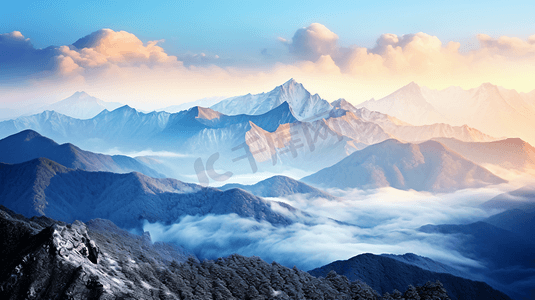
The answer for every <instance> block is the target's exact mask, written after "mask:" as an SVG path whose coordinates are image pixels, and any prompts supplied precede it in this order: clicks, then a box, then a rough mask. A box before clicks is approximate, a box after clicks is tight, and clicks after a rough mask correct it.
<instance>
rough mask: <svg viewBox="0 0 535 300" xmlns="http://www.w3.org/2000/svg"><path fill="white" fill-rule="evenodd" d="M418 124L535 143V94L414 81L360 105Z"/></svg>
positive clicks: (492, 86) (495, 87) (491, 87)
mask: <svg viewBox="0 0 535 300" xmlns="http://www.w3.org/2000/svg"><path fill="white" fill-rule="evenodd" d="M358 107H366V108H368V109H370V110H374V111H378V112H382V113H385V114H388V115H390V116H394V117H396V118H399V119H401V120H403V121H406V122H410V123H411V124H414V125H429V124H433V123H449V124H452V125H463V124H467V125H468V126H470V127H473V128H477V129H479V130H481V131H483V132H485V133H487V134H490V135H492V136H495V137H500V138H502V137H519V138H522V139H524V140H527V141H528V142H530V143H535V133H533V131H532V130H531V129H530V128H531V127H533V126H534V125H535V121H534V120H535V91H532V92H530V93H518V92H517V91H515V90H508V89H504V88H502V87H498V86H495V85H492V84H490V83H484V84H482V85H481V86H479V87H477V88H473V89H470V90H463V89H461V88H460V87H449V88H447V89H444V90H432V89H429V88H426V87H420V86H418V85H417V84H416V83H414V82H412V83H410V84H408V85H406V86H404V87H402V88H401V89H399V90H397V91H395V92H394V93H392V94H390V95H388V96H386V97H384V98H382V99H379V100H374V99H372V100H369V101H365V102H363V103H361V104H359V105H358Z"/></svg>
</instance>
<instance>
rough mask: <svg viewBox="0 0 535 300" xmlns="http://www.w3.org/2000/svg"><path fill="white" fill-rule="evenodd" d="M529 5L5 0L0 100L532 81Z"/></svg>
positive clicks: (357, 97)
mask: <svg viewBox="0 0 535 300" xmlns="http://www.w3.org/2000/svg"><path fill="white" fill-rule="evenodd" d="M534 12H535V2H534V1H509V2H507V3H505V2H503V1H457V0H453V1H435V2H432V1H337V2H335V3H328V2H325V1H317V0H309V1H280V0H272V1H262V2H259V1H150V2H148V1H114V2H111V1H83V2H81V1H16V2H15V1H11V2H7V3H4V4H3V6H2V10H1V11H0V20H1V22H0V53H3V56H1V55H0V107H1V106H6V105H7V106H9V105H11V104H14V103H19V104H20V103H22V102H28V101H30V102H31V101H34V100H35V99H36V97H37V95H38V96H39V97H40V99H41V100H39V101H45V102H46V101H48V102H50V101H57V100H60V99H61V98H62V97H66V96H68V95H69V93H71V94H72V93H73V92H75V91H79V90H85V91H87V92H89V93H90V94H93V95H96V96H99V97H101V98H103V99H105V100H110V101H123V102H125V101H130V102H131V104H134V103H136V102H137V103H141V104H146V102H147V100H146V99H147V98H148V97H150V98H155V97H156V96H155V95H157V98H158V99H160V100H161V102H160V103H159V105H161V106H164V105H168V104H169V105H171V104H179V103H183V102H186V101H192V100H195V99H200V98H204V97H213V96H233V95H239V94H243V93H248V92H251V93H257V92H263V91H269V90H270V89H272V88H273V87H274V86H275V85H278V84H282V83H283V82H285V81H287V80H288V79H289V78H295V79H296V80H298V81H299V82H302V83H303V84H305V87H306V88H307V89H309V90H310V91H311V92H317V93H319V94H320V96H322V97H325V98H327V99H328V100H335V99H337V98H339V97H343V98H346V99H348V100H349V101H352V102H353V103H358V102H361V101H364V100H367V99H369V98H371V97H375V98H379V97H381V96H385V95H386V94H388V93H391V92H392V91H394V90H395V89H397V88H399V87H401V86H403V85H405V84H407V83H409V82H411V81H416V82H417V83H419V84H421V85H426V86H428V87H431V88H438V89H443V88H445V87H447V86H451V85H458V86H461V87H463V88H473V87H475V86H478V85H480V84H481V83H483V82H492V83H495V84H498V85H502V86H504V87H506V88H512V89H517V90H519V91H524V92H528V91H531V90H533V89H534V88H535V86H533V84H532V83H531V82H532V80H530V78H529V76H526V74H533V72H535V69H533V67H530V66H533V65H535V17H534V16H535V13H534ZM103 28H109V29H111V30H113V31H112V32H107V33H104V32H103V31H101V30H102V29H103ZM19 32H20V33H19ZM96 32H97V33H98V34H97V33H96ZM99 32H100V33H99ZM90 34H97V36H99V37H100V38H102V39H101V40H98V41H97V40H95V42H94V43H93V44H87V45H85V46H86V47H87V49H89V50H91V51H93V52H91V51H89V52H91V53H89V52H87V51H86V52H84V51H83V50H82V49H75V48H73V46H72V44H73V43H74V42H75V41H77V40H78V39H80V38H82V37H85V36H87V35H90ZM299 34H300V35H301V36H300V38H301V39H295V37H297V36H298V35H299ZM388 34H394V35H388ZM105 36H106V37H107V42H106V41H105V39H104V38H103V37H105ZM117 39H119V40H120V42H119V43H118V44H116V45H112V46H109V45H108V46H109V47H108V48H106V47H107V46H106V45H105V43H108V42H109V41H111V40H117ZM127 40H128V41H130V42H132V43H133V44H132V43H130V44H128V43H127V42H128V41H127ZM155 41H158V42H155ZM377 41H380V43H382V46H377V45H376V42H377ZM450 42H451V43H450ZM102 43H104V44H102ZM136 43H138V44H139V45H137V46H136V45H134V44H136ZM127 44H128V45H127ZM99 45H100V46H99ZM155 45H156V48H154V47H153V46H155ZM48 46H54V47H52V48H49V49H47V50H46V51H45V50H42V51H41V50H39V49H43V48H45V47H48ZM62 46H63V47H62ZM123 46H124V47H126V48H124V49H126V50H124V51H126V52H124V51H123V50H121V51H123V52H124V53H123V52H117V51H115V52H114V53H113V54H110V53H108V52H107V51H108V50H110V49H111V48H114V49H119V48H121V47H123ZM387 46H388V47H387ZM99 47H100V48H99ZM102 47H104V48H106V49H107V50H106V49H104V48H102ZM110 47H111V48H110ZM121 49H123V48H121ZM151 49H152V50H151ZM23 50H24V51H26V52H24V51H23ZM125 53H126V54H125ZM151 53H152V54H151ZM123 54H124V55H123ZM151 55H153V56H152V57H151ZM154 55H155V56H154ZM142 57H143V59H141V58H142ZM156 57H157V59H156ZM155 59H156V60H155ZM111 82H113V84H111ZM140 83H142V84H140ZM22 86H24V87H25V89H24V90H22V89H21V88H20V87H22ZM50 86H54V87H55V89H53V90H52V89H50V88H48V89H47V87H50ZM141 86H142V88H141ZM6 99H7V100H6ZM34 102H35V101H34Z"/></svg>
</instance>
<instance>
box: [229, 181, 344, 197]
mask: <svg viewBox="0 0 535 300" xmlns="http://www.w3.org/2000/svg"><path fill="white" fill-rule="evenodd" d="M233 188H240V189H243V190H246V191H248V192H249V193H251V194H253V195H256V196H258V197H284V196H288V195H294V194H306V196H307V197H311V198H318V197H321V198H325V199H335V197H334V196H332V195H330V194H328V193H326V192H324V191H321V190H318V189H316V188H314V187H311V186H310V185H308V184H305V183H302V182H300V181H298V180H294V179H292V178H290V177H286V176H273V177H270V178H268V179H265V180H262V181H260V182H258V183H256V184H253V185H243V184H226V185H224V186H222V187H220V188H219V189H220V190H222V191H226V190H229V189H233Z"/></svg>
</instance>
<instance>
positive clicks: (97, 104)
mask: <svg viewBox="0 0 535 300" xmlns="http://www.w3.org/2000/svg"><path fill="white" fill-rule="evenodd" d="M121 106H123V105H122V104H121V103H118V102H105V101H102V100H100V99H97V98H95V97H93V96H90V95H89V94H87V93H86V92H83V91H82V92H76V93H74V94H72V95H71V96H70V97H68V98H65V99H63V100H61V101H58V102H56V103H52V104H50V105H47V106H45V107H44V108H42V109H41V110H40V111H39V112H42V111H46V110H53V111H56V112H58V113H60V114H64V115H66V116H69V117H73V118H77V119H91V118H93V117H94V116H96V115H98V114H99V113H100V112H101V111H103V110H105V109H107V110H114V109H116V108H119V107H121ZM36 113H37V112H36Z"/></svg>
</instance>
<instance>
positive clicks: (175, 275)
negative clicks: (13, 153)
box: [0, 208, 437, 300]
mask: <svg viewBox="0 0 535 300" xmlns="http://www.w3.org/2000/svg"><path fill="white" fill-rule="evenodd" d="M0 224H1V225H2V226H0V229H1V230H0V262H1V263H0V286H1V287H2V288H1V289H0V298H2V299H8V300H14V299H21V298H25V297H27V295H31V296H32V298H34V299H53V298H61V299H122V298H131V299H154V300H156V299H229V300H230V299H304V298H305V297H306V298H307V299H361V300H374V299H377V297H378V294H377V292H375V291H374V290H372V289H371V288H370V287H369V286H368V285H366V284H365V283H362V282H350V281H349V280H347V278H346V277H343V276H339V275H336V274H331V275H329V276H328V277H326V278H315V277H313V276H311V275H310V274H308V273H306V272H304V271H301V270H299V269H297V268H288V267H284V266H282V265H280V264H278V263H276V262H273V263H268V262H265V261H263V260H261V259H260V258H258V257H244V256H240V255H231V256H229V257H225V258H219V259H217V260H215V261H213V260H204V261H203V262H202V263H201V262H199V261H198V260H197V259H195V258H192V257H190V258H188V259H187V260H185V257H184V255H183V254H182V253H181V252H180V251H177V250H176V249H175V248H176V247H173V246H172V245H170V244H165V243H154V244H153V243H151V241H150V236H148V235H144V236H143V237H140V236H137V237H136V236H134V235H132V234H130V233H128V232H126V231H123V230H120V229H117V228H114V225H113V223H111V222H109V221H107V220H101V219H97V220H91V221H89V222H87V224H84V223H82V222H79V221H77V222H74V223H73V224H65V223H62V222H59V221H56V220H53V219H49V218H44V217H43V218H39V219H36V218H32V219H26V218H24V217H22V216H20V215H17V214H15V213H13V212H10V211H8V210H5V209H4V208H0ZM404 288H406V287H404ZM275 291H276V292H275ZM420 294H421V295H422V297H424V295H437V294H436V292H434V291H433V290H432V289H428V288H426V287H418V288H417V293H416V296H418V297H419V295H420Z"/></svg>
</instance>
